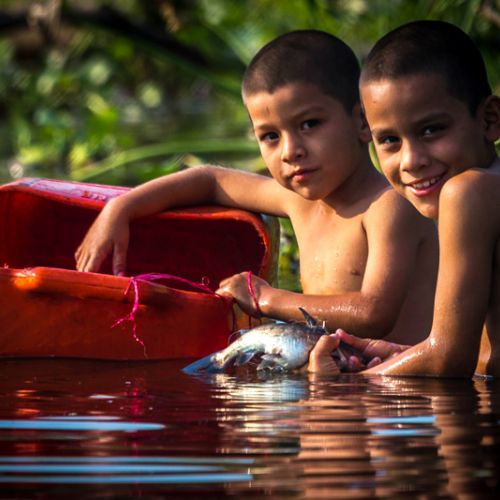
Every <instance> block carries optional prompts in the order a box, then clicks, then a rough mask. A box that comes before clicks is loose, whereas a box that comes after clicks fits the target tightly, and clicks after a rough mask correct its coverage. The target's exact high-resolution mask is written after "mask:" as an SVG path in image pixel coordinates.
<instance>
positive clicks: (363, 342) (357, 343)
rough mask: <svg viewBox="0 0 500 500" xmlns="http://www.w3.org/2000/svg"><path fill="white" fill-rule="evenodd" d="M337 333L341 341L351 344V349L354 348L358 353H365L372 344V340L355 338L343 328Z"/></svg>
mask: <svg viewBox="0 0 500 500" xmlns="http://www.w3.org/2000/svg"><path fill="white" fill-rule="evenodd" d="M335 333H337V334H338V335H339V337H340V340H342V341H343V342H345V343H346V344H349V345H350V346H351V347H354V349H357V350H358V351H364V350H365V349H366V348H367V347H368V346H369V345H370V342H371V341H370V339H360V338H359V337H355V336H354V335H351V334H349V333H347V332H345V331H344V330H342V329H341V328H339V329H337V330H336V332H335Z"/></svg>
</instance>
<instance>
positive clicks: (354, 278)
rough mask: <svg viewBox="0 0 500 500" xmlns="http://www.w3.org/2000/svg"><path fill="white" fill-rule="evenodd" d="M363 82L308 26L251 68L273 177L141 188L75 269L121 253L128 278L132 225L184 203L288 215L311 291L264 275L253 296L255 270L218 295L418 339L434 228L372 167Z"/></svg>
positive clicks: (117, 209) (207, 177)
mask: <svg viewBox="0 0 500 500" xmlns="http://www.w3.org/2000/svg"><path fill="white" fill-rule="evenodd" d="M358 79H359V66H358V62H357V60H356V57H355V56H354V53H353V52H352V51H351V49H350V48H349V47H348V46H347V45H346V44H344V43H343V42H342V41H340V40H339V39H337V38H336V37H334V36H332V35H329V34H327V33H324V32H320V31H314V30H304V31H295V32H291V33H288V34H285V35H282V36H281V37H278V38H277V39H275V40H273V41H272V42H271V43H269V44H268V45H266V46H265V47H264V48H262V49H261V50H260V51H259V52H258V53H257V55H256V56H255V57H254V59H253V60H252V62H251V63H250V65H249V66H248V68H247V70H246V72H245V76H244V80H243V91H242V93H243V101H244V104H245V106H246V108H247V110H248V114H249V116H250V119H251V121H252V125H253V129H254V132H255V136H256V138H257V141H258V143H259V147H260V151H261V153H262V157H263V159H264V161H265V163H266V166H267V167H268V169H269V172H270V173H271V175H272V177H266V176H261V175H255V174H251V173H248V172H244V171H238V170H235V169H229V168H222V167H216V166H200V167H195V168H191V169H189V170H186V171H182V172H179V173H176V174H173V175H169V176H165V177H162V178H159V179H155V180H153V181H150V182H148V183H146V184H144V185H142V186H139V187H138V188H135V189H134V190H132V191H130V192H129V193H127V194H125V195H123V196H120V197H118V198H116V199H114V200H112V201H110V202H109V203H108V204H107V205H106V207H105V208H104V209H103V211H102V213H101V214H100V215H99V217H98V218H97V220H96V221H95V223H94V224H93V226H92V227H91V229H90V230H89V232H88V234H87V236H86V237H85V239H84V241H83V243H82V245H81V246H80V248H79V249H78V250H77V253H76V258H77V268H78V269H79V270H81V271H97V270H98V269H99V267H100V265H101V263H102V262H103V260H104V258H105V257H106V256H107V254H108V253H110V252H112V253H113V263H114V272H115V273H117V274H123V273H124V271H125V256H126V250H127V245H128V227H129V223H130V221H131V220H132V219H136V218H138V217H142V216H145V215H148V214H152V213H155V212H159V211H161V210H165V209H168V208H172V207H176V206H186V205H195V204H214V203H215V204H220V205H225V206H230V207H238V208H242V209H246V210H251V211H255V212H263V213H268V214H272V215H276V216H279V217H289V218H290V220H291V222H292V224H293V227H294V230H295V234H296V237H297V242H298V246H299V251H300V269H301V272H300V275H301V284H302V289H303V293H294V292H291V291H288V290H282V289H279V288H275V287H273V286H271V285H270V284H269V283H267V282H266V281H264V280H262V279H260V278H257V277H255V276H254V277H253V278H252V287H253V290H254V295H255V297H252V294H251V293H250V291H249V286H248V281H247V280H248V275H247V273H242V274H239V275H236V276H231V277H228V278H227V279H226V280H224V281H223V282H222V283H221V284H220V288H219V289H218V290H217V293H219V294H222V295H226V296H230V297H232V298H234V299H235V300H236V302H237V303H238V304H239V305H240V307H241V308H242V309H243V310H245V311H246V312H247V313H249V314H251V315H254V316H258V315H259V314H260V313H262V314H264V315H265V316H267V317H271V318H276V319H281V320H298V321H301V320H303V317H302V313H301V312H300V311H299V309H298V307H299V306H301V307H304V308H305V309H306V310H307V311H308V312H309V313H310V314H311V315H313V316H315V317H316V318H318V319H320V320H324V321H326V322H327V325H328V327H329V328H337V327H342V328H346V329H349V330H350V331H352V332H355V333H357V334H358V335H361V336H371V337H385V336H388V338H390V339H392V340H395V341H400V342H403V341H404V342H406V343H415V342H417V341H418V340H419V337H418V335H419V334H420V333H421V332H422V331H425V330H426V328H428V327H429V326H430V319H431V311H432V303H433V290H434V286H435V273H436V269H437V239H436V232H435V227H434V225H433V224H432V222H430V221H427V220H425V218H423V217H421V216H420V215H419V214H418V213H417V212H416V211H415V209H414V208H413V207H412V206H411V205H410V204H409V203H408V202H407V201H406V200H404V199H403V198H401V197H399V196H398V195H397V193H395V192H394V191H393V190H392V189H391V188H390V186H389V184H388V183H387V181H386V179H384V177H383V176H382V175H381V174H379V173H378V172H377V171H376V169H375V168H374V167H373V165H372V163H371V160H370V156H369V152H368V142H369V140H370V133H369V130H368V127H367V125H366V122H365V120H364V116H363V113H362V111H361V107H360V102H359V93H358Z"/></svg>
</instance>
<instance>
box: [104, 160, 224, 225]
mask: <svg viewBox="0 0 500 500" xmlns="http://www.w3.org/2000/svg"><path fill="white" fill-rule="evenodd" d="M213 184H214V175H213V173H212V172H211V169H210V167H205V166H203V167H194V168H192V169H189V170H186V171H183V172H178V173H175V174H170V175H166V176H164V177H160V178H158V179H154V180H152V181H149V182H147V183H145V184H142V185H140V186H138V187H136V188H134V189H132V190H131V191H129V192H128V193H125V194H124V195H122V196H119V197H118V198H115V199H114V200H112V202H110V204H111V206H110V208H109V210H110V211H113V212H115V213H118V212H119V213H120V216H121V217H123V218H124V219H126V220H128V221H130V220H133V219H136V218H139V217H144V216H146V215H151V214H154V213H158V212H161V211H163V210H167V209H169V208H175V207H179V206H188V205H197V204H203V203H210V202H211V201H212V199H213V195H212V193H213Z"/></svg>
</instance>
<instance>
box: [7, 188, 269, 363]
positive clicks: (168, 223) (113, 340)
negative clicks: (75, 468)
mask: <svg viewBox="0 0 500 500" xmlns="http://www.w3.org/2000/svg"><path fill="white" fill-rule="evenodd" d="M126 189H127V188H120V187H111V186H99V185H93V184H84V183H76V182H65V181H54V180H47V179H23V180H20V181H17V182H14V183H11V184H7V185H5V186H1V187H0V266H3V268H0V356H69V357H85V358H104V359H106V358H108V359H144V358H145V353H144V351H146V354H147V357H148V358H149V359H166V358H182V357H198V356H203V355H206V354H208V353H209V352H212V351H214V350H217V349H220V348H221V347H224V346H226V345H227V342H228V337H229V335H230V333H231V331H232V329H233V328H234V327H235V326H236V327H243V326H247V325H248V319H247V318H246V317H245V318H243V317H241V316H240V317H239V318H238V320H239V323H238V324H237V325H233V314H232V307H231V305H230V304H229V303H228V302H227V301H226V300H224V299H223V298H221V297H218V296H216V295H215V294H214V293H212V292H211V291H210V290H207V291H204V290H201V289H199V288H197V287H195V286H190V285H189V284H186V282H185V281H180V280H176V279H166V280H161V281H157V282H143V281H139V282H138V283H137V285H138V291H139V293H138V296H139V307H138V310H137V312H136V314H135V315H134V316H135V321H136V332H137V337H138V338H139V339H140V340H141V341H142V342H143V343H144V347H143V346H142V345H141V342H138V341H137V339H134V337H133V329H132V326H133V325H132V322H129V321H123V322H122V323H120V325H118V326H116V327H114V328H112V325H113V324H114V323H115V322H116V321H117V320H119V319H120V318H123V317H125V316H127V314H129V313H130V311H131V308H132V305H133V302H134V297H135V294H134V287H129V285H130V279H129V278H126V277H118V276H113V275H111V274H109V273H110V269H111V262H110V259H108V260H107V261H106V262H105V264H104V266H103V269H102V273H107V274H101V273H81V272H77V271H75V270H74V266H75V262H74V253H75V250H76V248H77V246H78V245H79V243H80V242H81V240H82V238H83V236H84V235H85V232H86V230H87V229H88V227H89V226H90V224H91V223H92V221H93V220H94V218H95V216H96V215H97V213H98V211H99V210H100V209H101V208H102V206H103V205H104V203H105V201H106V200H108V199H109V198H112V197H114V196H118V195H119V194H121V193H123V192H124V191H126ZM274 257H275V252H273V251H272V244H271V239H270V236H269V232H268V231H267V228H266V225H265V224H264V223H263V222H262V220H261V218H260V217H259V216H257V215H255V214H251V213H248V212H245V211H242V210H233V209H226V208H221V207H199V208H191V209H182V210H172V211H168V212H164V213H162V214H159V215H155V216H152V217H146V218H144V219H141V220H137V221H135V222H133V223H132V225H131V233H130V248H129V254H128V260H127V272H128V274H129V275H131V276H135V275H140V274H144V273H161V274H168V275H173V276H176V277H180V278H183V279H184V280H189V281H192V282H194V283H200V282H201V281H202V280H205V282H208V284H209V288H210V289H211V290H214V289H216V288H217V285H218V283H219V282H220V280H221V279H223V278H225V277H226V276H230V275H232V274H234V273H237V272H242V271H252V272H253V273H255V274H257V275H259V276H262V277H264V278H266V279H270V278H271V276H270V275H271V274H272V271H273V267H274V265H273V258H274ZM127 288H128V289H129V290H128V292H127Z"/></svg>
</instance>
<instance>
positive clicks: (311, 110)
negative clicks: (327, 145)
mask: <svg viewBox="0 0 500 500" xmlns="http://www.w3.org/2000/svg"><path fill="white" fill-rule="evenodd" d="M324 111H325V108H324V107H323V106H320V105H312V106H307V107H305V108H302V109H299V111H297V112H296V113H293V112H292V113H290V116H291V118H292V119H294V120H297V119H300V118H301V117H302V116H306V115H309V114H313V113H322V112H324ZM270 126H271V125H270V124H268V122H266V121H263V122H262V123H259V124H255V123H253V130H257V129H259V128H268V127H270Z"/></svg>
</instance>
